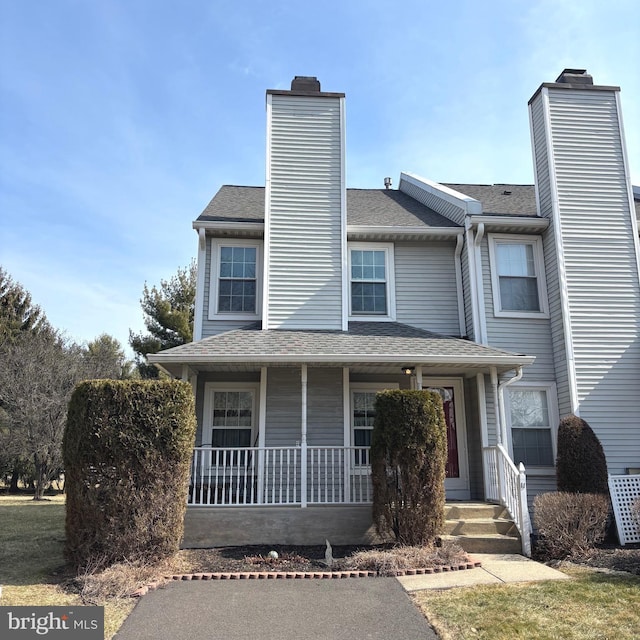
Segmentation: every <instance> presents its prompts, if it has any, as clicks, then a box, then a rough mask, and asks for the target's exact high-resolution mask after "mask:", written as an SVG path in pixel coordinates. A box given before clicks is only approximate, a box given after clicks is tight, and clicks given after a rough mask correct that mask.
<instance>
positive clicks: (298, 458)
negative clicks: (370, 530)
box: [187, 446, 373, 506]
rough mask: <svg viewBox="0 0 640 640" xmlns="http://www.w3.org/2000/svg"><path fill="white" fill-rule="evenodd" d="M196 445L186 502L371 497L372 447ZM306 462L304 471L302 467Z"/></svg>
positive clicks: (299, 502)
mask: <svg viewBox="0 0 640 640" xmlns="http://www.w3.org/2000/svg"><path fill="white" fill-rule="evenodd" d="M302 456H303V453H302V447H300V446H297V447H265V448H259V447H235V448H224V449H217V448H213V447H196V448H195V449H194V452H193V460H192V463H191V481H190V484H189V494H188V498H187V504H189V505H193V506H232V505H302V503H303V499H302V498H303V497H305V498H306V500H305V501H304V502H305V503H306V504H354V503H355V504H363V503H368V502H371V501H372V498H373V492H372V489H371V470H370V467H369V448H368V447H306V465H303V464H302ZM305 466H306V473H305V472H303V469H304V468H305Z"/></svg>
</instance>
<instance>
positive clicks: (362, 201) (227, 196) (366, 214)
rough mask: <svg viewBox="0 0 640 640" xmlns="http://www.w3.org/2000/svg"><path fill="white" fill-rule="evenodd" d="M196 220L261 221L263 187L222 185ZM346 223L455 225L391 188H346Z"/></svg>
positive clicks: (400, 225)
mask: <svg viewBox="0 0 640 640" xmlns="http://www.w3.org/2000/svg"><path fill="white" fill-rule="evenodd" d="M198 221H201V222H203V221H224V222H264V187H241V186H234V185H224V186H222V187H221V188H220V190H219V191H218V193H216V195H215V196H214V197H213V198H212V200H211V202H209V204H208V205H207V206H206V208H205V210H204V211H203V212H202V213H201V214H200V216H199V217H198ZM347 224H350V225H363V226H371V225H373V226H390V227H392V226H396V227H398V226H399V227H416V226H427V227H456V226H458V225H456V224H455V222H452V221H451V220H448V219H447V218H445V217H444V216H441V215H440V214H439V213H436V212H435V211H433V209H430V208H429V207H426V206H425V205H423V204H421V203H420V202H418V201H417V200H414V199H413V198H411V197H410V196H408V195H407V194H406V193H403V192H402V191H397V190H392V189H389V190H387V189H347Z"/></svg>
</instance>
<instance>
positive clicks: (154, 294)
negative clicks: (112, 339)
mask: <svg viewBox="0 0 640 640" xmlns="http://www.w3.org/2000/svg"><path fill="white" fill-rule="evenodd" d="M195 301H196V264H195V261H193V260H192V261H191V264H190V265H189V266H188V267H184V268H180V269H178V271H177V273H176V274H175V275H174V276H172V277H171V278H170V279H169V280H160V286H159V287H156V286H155V285H154V286H153V287H151V288H149V286H148V285H147V283H145V285H144V290H143V292H142V299H141V300H140V305H141V306H142V313H143V315H144V324H145V326H146V328H147V332H148V333H138V334H135V333H133V331H130V332H129V344H130V345H131V348H132V349H133V350H134V352H135V354H136V366H137V367H138V372H139V373H140V376H141V377H142V378H157V377H158V376H159V373H158V370H157V369H156V368H155V367H154V366H153V365H150V364H148V362H147V358H146V357H147V355H148V354H149V353H158V352H159V351H163V350H164V349H170V348H171V347H177V346H179V345H181V344H186V343H187V342H191V340H192V339H193V316H194V310H195Z"/></svg>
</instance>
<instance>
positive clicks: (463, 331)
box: [453, 233, 467, 336]
mask: <svg viewBox="0 0 640 640" xmlns="http://www.w3.org/2000/svg"><path fill="white" fill-rule="evenodd" d="M462 247H464V236H463V235H462V233H460V234H459V235H458V239H457V241H456V250H455V253H454V254H453V266H454V268H455V270H456V289H457V290H458V325H459V327H460V336H466V335H467V323H466V320H465V317H464V292H463V291H462V263H461V261H460V255H461V254H462Z"/></svg>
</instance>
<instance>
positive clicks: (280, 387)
mask: <svg viewBox="0 0 640 640" xmlns="http://www.w3.org/2000/svg"><path fill="white" fill-rule="evenodd" d="M301 393H302V383H301V380H300V369H299V368H298V367H292V368H282V369H275V368H272V369H269V370H268V372H267V408H266V411H267V413H266V423H267V426H266V430H265V446H267V447H292V446H295V445H296V443H298V444H299V443H300V438H301V421H300V420H301V412H302V401H301Z"/></svg>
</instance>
